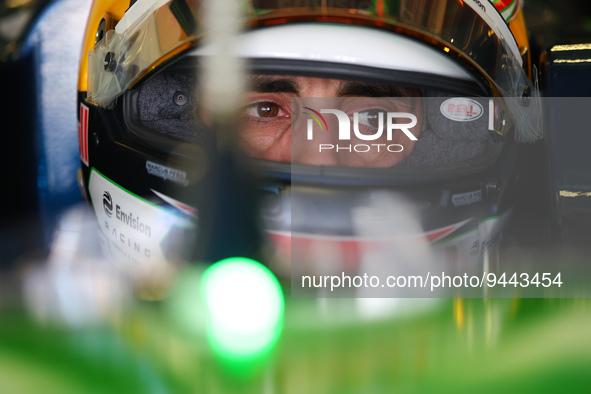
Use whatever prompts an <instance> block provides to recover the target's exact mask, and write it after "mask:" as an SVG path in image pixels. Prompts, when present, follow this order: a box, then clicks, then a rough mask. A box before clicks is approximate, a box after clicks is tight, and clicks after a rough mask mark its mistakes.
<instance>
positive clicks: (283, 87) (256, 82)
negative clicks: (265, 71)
mask: <svg viewBox="0 0 591 394" xmlns="http://www.w3.org/2000/svg"><path fill="white" fill-rule="evenodd" d="M248 86H249V88H250V90H252V91H254V92H257V93H294V94H297V93H298V92H299V90H300V86H299V85H298V83H297V82H295V81H294V80H293V79H290V78H279V79H278V78H277V77H272V76H267V75H250V76H248Z"/></svg>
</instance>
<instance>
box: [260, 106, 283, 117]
mask: <svg viewBox="0 0 591 394" xmlns="http://www.w3.org/2000/svg"><path fill="white" fill-rule="evenodd" d="M255 108H256V112H257V115H258V116H260V117H261V118H272V117H275V116H277V115H278V114H279V106H278V105H277V104H275V103H257V104H255Z"/></svg>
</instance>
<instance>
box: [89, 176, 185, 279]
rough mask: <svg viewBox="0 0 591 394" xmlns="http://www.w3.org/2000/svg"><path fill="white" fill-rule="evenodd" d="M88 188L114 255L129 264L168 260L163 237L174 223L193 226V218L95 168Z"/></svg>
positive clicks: (161, 262)
mask: <svg viewBox="0 0 591 394" xmlns="http://www.w3.org/2000/svg"><path fill="white" fill-rule="evenodd" d="M89 189H90V197H91V199H92V205H93V208H94V212H95V214H96V216H97V219H98V222H99V227H100V230H101V232H102V234H103V235H104V237H105V239H106V243H107V245H108V247H109V248H108V249H110V251H111V253H112V256H111V257H113V258H114V259H115V260H116V261H117V262H118V263H121V264H124V265H126V266H127V267H128V268H132V269H136V268H138V265H140V266H152V265H155V264H164V263H166V259H165V256H164V251H163V250H162V248H161V245H160V244H161V242H162V240H163V239H164V238H165V237H166V236H167V234H168V233H169V231H170V230H171V229H172V228H173V227H184V228H192V227H194V224H193V223H192V221H190V220H187V219H185V218H183V217H180V216H177V215H174V214H172V213H171V212H168V211H167V210H165V209H162V208H161V207H159V206H158V205H156V204H153V203H151V202H149V201H147V200H144V199H142V198H141V197H138V196H136V195H134V194H133V193H130V192H129V191H127V190H125V189H124V188H122V187H120V186H119V185H117V184H115V183H114V182H112V181H111V180H109V179H108V178H106V177H105V176H103V175H102V174H101V173H99V172H98V171H96V170H95V169H94V168H93V169H92V172H91V175H90V187H89ZM146 268H147V267H146ZM139 269H142V268H141V267H139Z"/></svg>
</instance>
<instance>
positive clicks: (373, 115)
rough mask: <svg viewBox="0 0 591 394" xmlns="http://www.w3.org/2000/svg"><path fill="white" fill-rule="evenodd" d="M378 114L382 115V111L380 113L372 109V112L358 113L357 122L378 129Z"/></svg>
mask: <svg viewBox="0 0 591 394" xmlns="http://www.w3.org/2000/svg"><path fill="white" fill-rule="evenodd" d="M380 113H383V111H380V110H378V109H372V110H368V111H363V112H360V113H359V121H360V122H361V123H362V124H364V125H366V126H370V127H374V128H379V127H380ZM382 116H383V115H382ZM382 119H383V118H382Z"/></svg>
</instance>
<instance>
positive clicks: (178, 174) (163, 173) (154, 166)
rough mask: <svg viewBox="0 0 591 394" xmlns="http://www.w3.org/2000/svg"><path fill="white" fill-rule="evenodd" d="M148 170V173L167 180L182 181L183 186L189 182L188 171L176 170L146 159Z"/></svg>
mask: <svg viewBox="0 0 591 394" xmlns="http://www.w3.org/2000/svg"><path fill="white" fill-rule="evenodd" d="M146 170H147V171H148V174H150V175H154V176H157V177H158V178H162V179H164V180H165V181H173V182H176V183H180V184H181V185H183V186H187V185H188V184H189V181H188V180H187V173H186V172H184V171H181V170H175V169H174V168H170V167H166V166H163V165H161V164H158V163H154V162H153V161H149V160H148V161H146Z"/></svg>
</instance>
